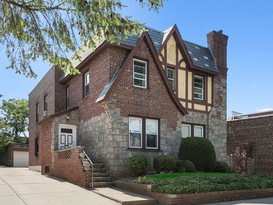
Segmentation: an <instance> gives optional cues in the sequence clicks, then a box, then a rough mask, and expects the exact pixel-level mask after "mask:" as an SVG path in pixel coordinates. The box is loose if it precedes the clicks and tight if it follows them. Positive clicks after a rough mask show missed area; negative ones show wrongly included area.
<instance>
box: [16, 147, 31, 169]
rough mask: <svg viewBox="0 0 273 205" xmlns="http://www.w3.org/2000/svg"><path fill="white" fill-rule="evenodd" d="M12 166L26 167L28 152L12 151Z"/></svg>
mask: <svg viewBox="0 0 273 205" xmlns="http://www.w3.org/2000/svg"><path fill="white" fill-rule="evenodd" d="M13 166H14V167H28V152H26V151H13Z"/></svg>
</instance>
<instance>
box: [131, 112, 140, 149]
mask: <svg viewBox="0 0 273 205" xmlns="http://www.w3.org/2000/svg"><path fill="white" fill-rule="evenodd" d="M129 135H130V136H129V147H131V148H141V147H142V119H141V118H137V117H130V118H129Z"/></svg>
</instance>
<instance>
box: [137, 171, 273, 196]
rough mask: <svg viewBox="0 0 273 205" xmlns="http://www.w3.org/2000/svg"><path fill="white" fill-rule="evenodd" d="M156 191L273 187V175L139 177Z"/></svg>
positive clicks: (196, 174)
mask: <svg viewBox="0 0 273 205" xmlns="http://www.w3.org/2000/svg"><path fill="white" fill-rule="evenodd" d="M136 182H137V183H141V184H151V185H152V190H153V191H154V192H161V193H168V194H183V193H199V192H212V191H228V190H247V189H261V188H273V177H272V176H264V175H239V174H233V173H170V174H156V175H148V176H144V177H139V178H138V179H137V181H136Z"/></svg>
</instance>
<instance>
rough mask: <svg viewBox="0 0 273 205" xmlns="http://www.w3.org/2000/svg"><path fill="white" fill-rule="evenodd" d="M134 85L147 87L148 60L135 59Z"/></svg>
mask: <svg viewBox="0 0 273 205" xmlns="http://www.w3.org/2000/svg"><path fill="white" fill-rule="evenodd" d="M133 71H134V74H133V80H134V87H138V88H147V62H145V61H141V60H136V59H134V66H133Z"/></svg>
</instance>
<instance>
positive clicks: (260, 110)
mask: <svg viewBox="0 0 273 205" xmlns="http://www.w3.org/2000/svg"><path fill="white" fill-rule="evenodd" d="M269 111H273V108H263V109H259V110H257V112H269Z"/></svg>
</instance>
